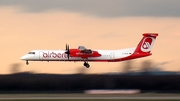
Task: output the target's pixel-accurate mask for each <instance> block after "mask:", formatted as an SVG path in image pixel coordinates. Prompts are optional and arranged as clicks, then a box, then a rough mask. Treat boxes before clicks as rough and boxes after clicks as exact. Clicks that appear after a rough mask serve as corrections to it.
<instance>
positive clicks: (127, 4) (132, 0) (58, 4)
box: [0, 0, 180, 17]
mask: <svg viewBox="0 0 180 101" xmlns="http://www.w3.org/2000/svg"><path fill="white" fill-rule="evenodd" d="M12 5H13V6H19V7H21V11H22V12H31V13H41V12H45V11H48V10H59V11H68V12H77V13H82V14H85V15H92V16H99V17H126V16H152V17H179V16H180V0H0V6H12Z"/></svg>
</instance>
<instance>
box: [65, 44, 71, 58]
mask: <svg viewBox="0 0 180 101" xmlns="http://www.w3.org/2000/svg"><path fill="white" fill-rule="evenodd" d="M65 53H66V54H67V56H68V60H69V57H70V51H69V45H67V44H66V52H65Z"/></svg>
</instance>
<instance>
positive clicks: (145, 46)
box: [20, 33, 158, 68]
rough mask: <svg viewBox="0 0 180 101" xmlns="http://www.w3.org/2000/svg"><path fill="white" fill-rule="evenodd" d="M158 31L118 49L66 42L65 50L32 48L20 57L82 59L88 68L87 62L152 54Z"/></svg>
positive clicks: (40, 59) (26, 58)
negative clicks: (76, 45) (74, 44)
mask: <svg viewBox="0 0 180 101" xmlns="http://www.w3.org/2000/svg"><path fill="white" fill-rule="evenodd" d="M157 36H158V33H144V34H143V38H142V39H141V41H140V42H139V44H138V45H137V46H136V47H134V48H126V49H120V50H92V49H87V48H85V47H84V46H79V47H78V48H74V49H70V48H69V45H67V44H66V49H65V50H32V51H30V52H29V53H28V54H26V55H24V56H22V57H21V58H20V59H21V60H25V61H26V65H28V64H29V61H48V62H49V61H75V62H76V61H82V62H84V66H85V67H86V68H89V67H90V65H89V63H88V62H121V61H125V60H131V59H136V58H141V57H146V56H150V55H152V53H151V49H152V47H153V44H154V42H155V40H156V37H157Z"/></svg>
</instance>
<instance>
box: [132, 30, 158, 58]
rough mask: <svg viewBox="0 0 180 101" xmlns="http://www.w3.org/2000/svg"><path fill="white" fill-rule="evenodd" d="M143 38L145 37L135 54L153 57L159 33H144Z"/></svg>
mask: <svg viewBox="0 0 180 101" xmlns="http://www.w3.org/2000/svg"><path fill="white" fill-rule="evenodd" d="M143 36H144V37H143V38H142V39H141V41H140V42H139V44H138V46H137V47H136V49H135V51H134V54H139V55H140V54H141V55H142V54H144V55H145V54H147V55H148V54H149V55H151V53H150V52H151V49H152V47H153V45H154V42H155V40H156V37H157V36H158V34H157V33H144V34H143Z"/></svg>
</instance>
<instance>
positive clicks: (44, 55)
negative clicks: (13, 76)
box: [21, 48, 135, 61]
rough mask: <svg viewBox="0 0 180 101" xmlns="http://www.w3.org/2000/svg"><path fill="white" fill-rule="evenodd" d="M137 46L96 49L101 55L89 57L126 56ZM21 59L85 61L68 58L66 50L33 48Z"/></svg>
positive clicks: (92, 59) (90, 59) (103, 59)
mask: <svg viewBox="0 0 180 101" xmlns="http://www.w3.org/2000/svg"><path fill="white" fill-rule="evenodd" d="M134 50H135V48H128V49H121V50H95V51H98V53H99V54H101V56H99V57H88V61H110V60H115V59H120V58H125V57H128V56H130V55H132V54H133V52H134ZM21 60H28V61H84V60H85V59H84V58H81V57H70V58H69V59H68V57H67V54H65V50H33V51H31V52H30V53H28V54H26V55H24V56H22V57H21Z"/></svg>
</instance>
